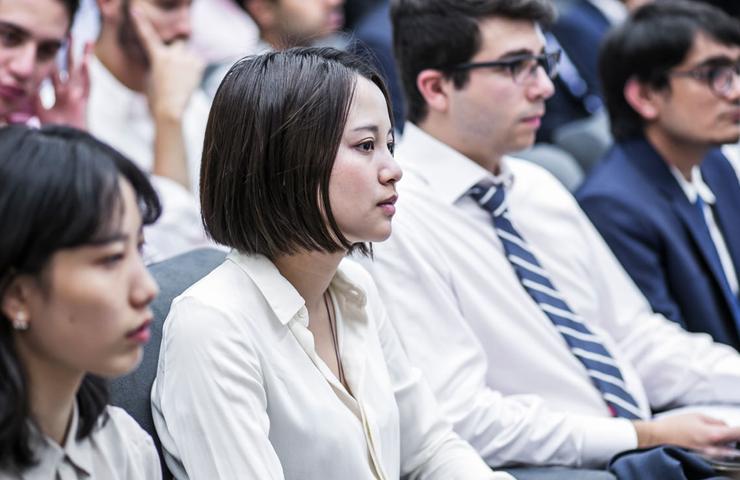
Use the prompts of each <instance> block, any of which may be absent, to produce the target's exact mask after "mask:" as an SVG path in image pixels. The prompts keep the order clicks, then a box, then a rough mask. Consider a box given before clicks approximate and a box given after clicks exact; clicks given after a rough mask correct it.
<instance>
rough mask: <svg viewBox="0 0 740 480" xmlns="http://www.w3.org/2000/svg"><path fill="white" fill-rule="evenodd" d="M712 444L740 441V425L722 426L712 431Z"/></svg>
mask: <svg viewBox="0 0 740 480" xmlns="http://www.w3.org/2000/svg"><path fill="white" fill-rule="evenodd" d="M709 440H710V441H711V442H712V444H714V445H718V444H723V443H730V442H738V441H740V427H722V428H718V429H717V430H716V431H715V432H713V433H712V435H711V436H710V439H709Z"/></svg>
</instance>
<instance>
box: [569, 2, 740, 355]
mask: <svg viewBox="0 0 740 480" xmlns="http://www.w3.org/2000/svg"><path fill="white" fill-rule="evenodd" d="M599 67H600V73H601V77H602V81H603V88H604V91H603V93H604V96H605V100H606V105H607V108H608V110H609V115H610V119H611V124H612V133H613V134H614V137H615V139H616V143H615V144H614V146H613V147H612V149H611V150H610V151H609V152H608V153H607V154H606V157H605V158H604V159H603V160H602V163H601V165H599V166H598V167H597V169H596V170H595V171H594V173H593V175H592V176H591V177H590V178H589V179H588V180H587V181H586V183H585V184H584V185H583V186H582V188H581V189H580V191H579V192H578V194H577V198H578V200H579V202H580V204H581V206H582V208H583V209H584V210H585V211H586V213H587V214H588V216H589V217H590V219H591V221H592V222H593V223H594V225H596V227H597V228H598V229H599V231H600V233H601V235H602V236H603V237H604V239H605V240H606V241H607V243H608V244H609V246H610V247H611V248H612V250H613V251H614V254H615V255H616V256H617V258H618V259H619V260H620V261H621V263H622V265H623V266H624V268H625V269H626V270H627V272H628V273H629V274H630V276H631V277H632V278H633V280H634V281H635V282H636V283H637V285H638V286H639V287H640V289H641V290H642V291H643V293H644V294H645V296H646V297H647V298H648V300H649V301H650V303H651V305H652V307H653V309H654V310H655V311H657V312H660V313H662V314H664V315H665V316H666V317H668V318H670V319H672V320H674V321H676V322H677V323H679V324H681V325H682V326H683V327H685V328H686V329H687V330H690V331H694V332H706V333H709V334H710V335H712V337H714V339H715V340H716V341H718V342H722V343H725V344H728V345H732V346H734V347H735V348H740V333H739V332H740V300H738V283H739V282H738V273H739V272H740V187H739V186H738V182H737V177H736V176H735V174H734V172H733V169H732V167H731V166H730V164H729V162H728V161H727V159H726V158H724V157H723V156H722V155H721V154H720V153H719V151H718V150H717V149H716V147H718V146H719V145H721V144H723V143H734V142H737V140H738V138H739V137H740V78H738V75H739V72H740V23H738V22H737V21H736V20H734V19H732V18H731V17H729V16H727V15H726V14H724V13H723V12H721V11H720V10H718V9H716V8H714V7H711V6H709V5H705V4H702V3H698V2H696V3H691V2H688V3H684V2H658V3H656V4H652V5H648V6H645V7H643V8H641V9H640V10H638V11H637V12H635V14H634V15H633V16H632V17H631V18H630V19H629V20H628V21H627V22H626V23H625V24H623V25H622V26H621V27H620V28H618V29H617V30H616V31H614V32H612V33H611V34H610V35H609V36H608V37H607V39H606V42H605V44H604V48H603V50H602V56H601V59H600V65H599Z"/></svg>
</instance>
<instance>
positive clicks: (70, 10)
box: [59, 0, 80, 27]
mask: <svg viewBox="0 0 740 480" xmlns="http://www.w3.org/2000/svg"><path fill="white" fill-rule="evenodd" d="M59 1H61V2H62V3H63V4H64V8H65V10H67V16H68V17H69V26H70V27H71V26H72V22H74V19H75V14H76V13H77V9H79V8H80V0H59Z"/></svg>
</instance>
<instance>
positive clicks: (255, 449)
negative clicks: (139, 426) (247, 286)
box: [152, 297, 283, 480]
mask: <svg viewBox="0 0 740 480" xmlns="http://www.w3.org/2000/svg"><path fill="white" fill-rule="evenodd" d="M236 320H238V319H236V318H235V317H234V315H233V314H230V313H226V312H223V311H220V310H219V309H217V308H214V307H212V306H209V305H204V304H203V303H202V302H201V301H199V300H197V299H194V298H190V297H185V298H181V299H178V300H176V301H175V303H174V304H173V307H172V310H171V311H170V315H169V317H168V318H167V321H166V323H165V329H164V335H163V340H162V347H161V353H160V360H159V370H158V373H157V382H156V384H155V387H154V391H153V392H152V397H153V403H154V409H155V424H156V426H157V431H158V433H159V436H160V438H161V440H162V445H163V447H164V448H165V449H166V450H168V451H169V453H170V454H172V456H173V457H175V461H176V462H177V461H179V462H180V463H181V466H182V468H184V470H185V472H186V475H187V477H189V478H191V479H203V480H206V479H207V480H216V479H232V478H259V479H265V480H267V479H282V478H283V472H282V468H281V466H280V461H279V459H278V456H277V454H276V453H275V451H274V449H273V447H272V444H271V443H270V441H269V438H268V432H269V429H270V421H269V418H268V415H267V396H266V392H265V389H264V385H263V381H262V368H261V365H260V358H259V356H258V353H257V350H256V348H255V347H254V345H253V344H252V342H251V341H250V338H249V335H248V334H246V333H245V331H244V329H243V327H241V325H240V323H239V322H238V321H236ZM157 408H159V410H160V412H156V410H157ZM158 417H159V419H158Z"/></svg>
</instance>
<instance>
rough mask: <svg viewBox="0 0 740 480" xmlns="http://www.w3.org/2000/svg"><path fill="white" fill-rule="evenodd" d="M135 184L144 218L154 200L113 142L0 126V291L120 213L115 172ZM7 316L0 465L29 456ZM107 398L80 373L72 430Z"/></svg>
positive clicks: (25, 410)
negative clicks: (75, 423) (77, 417)
mask: <svg viewBox="0 0 740 480" xmlns="http://www.w3.org/2000/svg"><path fill="white" fill-rule="evenodd" d="M120 178H124V179H126V180H127V181H128V182H129V183H130V184H131V186H132V187H133V189H134V192H135V193H136V197H137V203H138V205H139V207H140V209H141V213H142V220H143V222H144V224H151V223H153V222H154V221H155V220H156V219H157V217H158V216H159V214H160V205H159V200H158V199H157V195H156V193H155V192H154V189H153V188H152V186H151V184H150V183H149V180H148V179H147V177H146V175H145V174H144V173H142V172H141V171H140V170H139V169H138V168H137V167H136V166H135V165H134V164H133V163H131V162H130V161H129V160H127V159H126V158H125V157H123V156H122V155H121V154H120V153H118V152H116V151H115V150H114V149H113V148H111V147H109V146H107V145H105V144H103V143H101V142H100V141H98V140H96V139H94V138H93V137H92V136H91V135H89V134H87V133H84V132H81V131H79V130H75V129H72V128H69V127H62V126H49V127H43V128H41V129H32V128H28V127H25V126H11V127H5V128H2V129H0V231H2V232H3V234H2V235H0V295H2V293H3V290H4V289H5V288H6V287H7V285H8V284H9V282H10V281H11V280H12V278H13V277H14V276H15V275H20V274H25V275H35V276H38V275H41V274H42V272H43V271H44V269H45V267H46V266H47V265H48V263H49V261H50V260H51V257H52V256H53V255H54V254H55V253H56V252H57V251H59V250H62V249H67V248H74V247H77V246H80V245H84V244H87V243H90V242H92V241H94V240H96V239H98V238H101V236H105V235H106V234H107V233H109V232H108V230H110V229H111V228H115V227H116V225H112V223H114V222H117V221H119V219H120V215H116V213H117V212H119V211H120V209H121V208H122V206H123V204H122V203H121V193H120V189H119V179H120ZM10 323H11V322H10V319H9V318H7V316H6V315H5V314H4V313H3V312H2V311H0V406H2V408H0V471H3V470H4V469H6V468H8V467H10V468H11V469H12V470H15V469H21V470H22V469H24V468H27V467H30V466H31V465H33V464H34V462H35V460H36V459H35V458H34V452H33V449H32V445H33V442H34V439H33V430H32V429H31V428H30V426H29V423H30V422H31V418H30V410H29V395H28V384H27V378H26V373H25V369H24V367H23V365H22V364H21V362H20V359H19V358H18V355H17V353H16V349H15V344H14V342H13V334H12V331H11V326H10ZM107 403H108V393H107V388H106V384H105V381H104V380H102V379H100V378H98V377H95V376H93V375H86V376H85V378H84V379H83V381H82V384H81V386H80V388H79V390H78V391H77V406H78V411H79V416H80V423H79V429H78V431H77V432H73V434H75V435H77V438H84V437H86V436H88V435H89V434H90V433H91V432H92V430H93V428H94V427H95V425H96V423H97V421H98V418H99V417H100V415H101V413H102V412H103V411H104V409H105V405H106V404H107Z"/></svg>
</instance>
